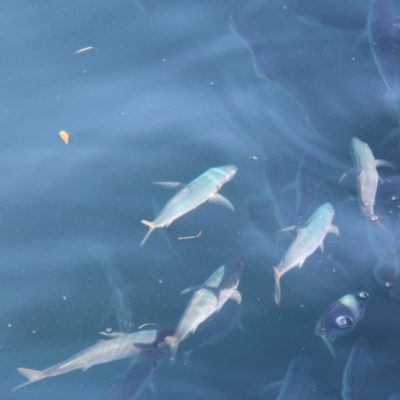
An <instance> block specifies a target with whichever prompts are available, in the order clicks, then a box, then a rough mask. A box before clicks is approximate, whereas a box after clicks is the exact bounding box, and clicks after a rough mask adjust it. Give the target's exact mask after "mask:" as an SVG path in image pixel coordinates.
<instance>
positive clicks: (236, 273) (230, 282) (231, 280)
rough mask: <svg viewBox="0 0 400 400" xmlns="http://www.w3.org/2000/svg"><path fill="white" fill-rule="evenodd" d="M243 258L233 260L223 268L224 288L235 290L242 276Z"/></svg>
mask: <svg viewBox="0 0 400 400" xmlns="http://www.w3.org/2000/svg"><path fill="white" fill-rule="evenodd" d="M243 266H244V258H243V257H238V258H235V259H233V260H231V261H229V262H228V263H226V264H225V266H224V279H223V280H224V284H223V286H224V288H237V287H238V286H239V282H240V278H241V277H242V274H243Z"/></svg>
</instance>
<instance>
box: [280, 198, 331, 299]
mask: <svg viewBox="0 0 400 400" xmlns="http://www.w3.org/2000/svg"><path fill="white" fill-rule="evenodd" d="M334 215H335V211H334V209H333V207H332V205H331V204H330V203H325V204H323V205H322V206H320V207H319V208H318V209H317V210H316V211H315V212H314V213H313V214H312V215H311V216H310V218H309V219H308V221H307V222H306V224H305V226H304V227H303V228H299V229H298V230H297V236H296V239H295V240H294V241H293V243H292V244H291V245H290V247H289V248H288V250H287V251H286V253H285V255H284V256H283V259H282V261H281V262H280V263H279V265H278V266H277V267H274V275H275V301H276V303H277V304H279V303H280V299H281V288H280V279H281V277H282V276H283V275H284V274H286V272H288V271H290V270H291V269H292V268H295V267H299V268H301V267H302V266H303V263H304V261H305V260H306V259H307V257H309V256H310V255H311V254H313V253H314V251H315V250H316V249H317V248H318V247H320V246H322V245H323V241H324V239H325V236H326V235H327V234H328V233H334V234H336V235H338V234H339V229H338V228H337V227H336V226H335V225H332V220H333V217H334Z"/></svg>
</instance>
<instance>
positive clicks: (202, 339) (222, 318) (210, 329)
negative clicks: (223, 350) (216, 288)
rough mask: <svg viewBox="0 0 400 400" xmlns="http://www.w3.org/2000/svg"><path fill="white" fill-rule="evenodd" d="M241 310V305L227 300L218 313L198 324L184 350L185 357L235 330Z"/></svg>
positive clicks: (230, 299) (234, 300)
mask: <svg viewBox="0 0 400 400" xmlns="http://www.w3.org/2000/svg"><path fill="white" fill-rule="evenodd" d="M237 293H239V292H237ZM238 297H239V298H241V296H238ZM241 310H242V309H241V303H238V302H237V299H232V298H229V299H228V300H227V301H226V303H225V304H224V306H223V307H222V308H221V310H220V311H218V312H217V313H214V314H213V315H212V316H211V317H210V318H208V319H206V320H205V321H204V322H203V323H202V324H200V326H199V328H198V329H197V330H196V333H195V335H194V336H193V340H191V341H190V345H189V346H188V347H186V348H185V351H184V354H185V356H187V357H189V356H190V354H191V353H192V351H193V350H194V349H197V348H198V347H204V346H206V345H208V344H210V343H213V342H216V341H217V340H218V339H220V338H222V337H224V336H225V335H227V334H228V333H229V332H231V331H232V330H233V329H234V328H236V327H237V326H238V325H239V322H240V316H241Z"/></svg>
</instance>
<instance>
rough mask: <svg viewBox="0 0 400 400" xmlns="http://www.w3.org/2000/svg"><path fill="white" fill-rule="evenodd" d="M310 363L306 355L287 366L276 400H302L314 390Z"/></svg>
mask: <svg viewBox="0 0 400 400" xmlns="http://www.w3.org/2000/svg"><path fill="white" fill-rule="evenodd" d="M310 369H311V361H310V358H309V357H308V356H307V355H306V354H300V355H298V356H297V357H295V358H294V359H293V360H292V361H291V362H290V364H289V368H288V370H287V372H286V375H285V379H284V380H283V383H282V386H281V390H280V391H279V396H278V397H277V399H276V400H294V399H295V400H304V399H306V398H307V396H308V395H309V394H310V393H311V391H312V390H315V383H314V382H313V380H312V379H311V377H310Z"/></svg>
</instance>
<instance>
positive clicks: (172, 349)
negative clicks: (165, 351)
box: [164, 336, 179, 365]
mask: <svg viewBox="0 0 400 400" xmlns="http://www.w3.org/2000/svg"><path fill="white" fill-rule="evenodd" d="M164 341H165V343H166V344H167V345H168V346H169V361H170V364H171V365H173V364H174V363H175V361H176V352H177V351H178V346H179V339H178V338H177V337H175V336H167V337H166V338H165V339H164Z"/></svg>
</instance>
